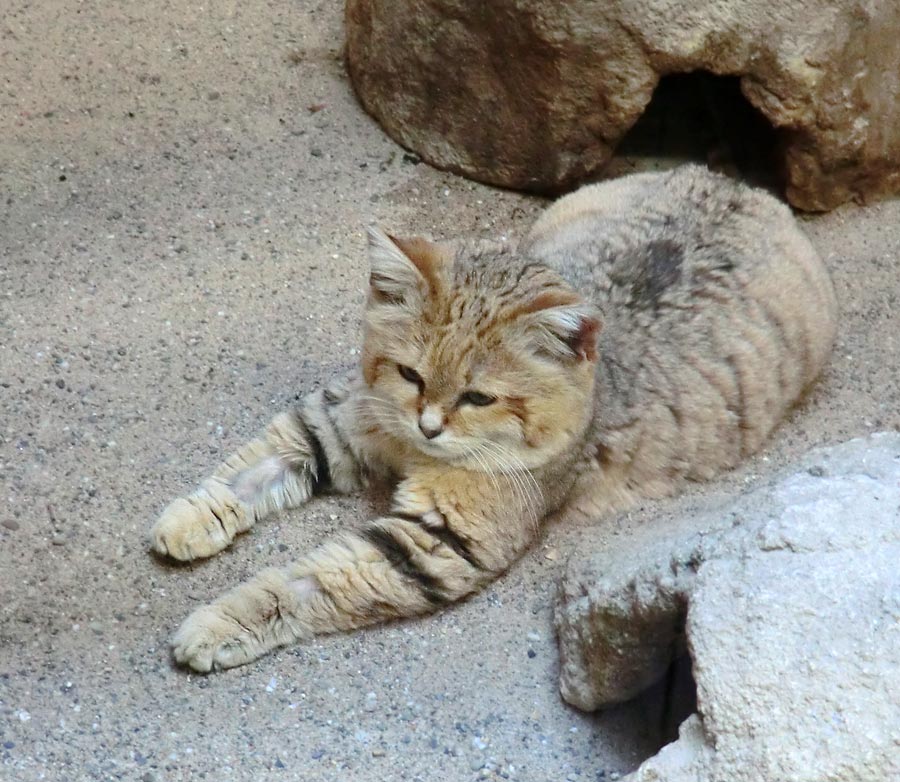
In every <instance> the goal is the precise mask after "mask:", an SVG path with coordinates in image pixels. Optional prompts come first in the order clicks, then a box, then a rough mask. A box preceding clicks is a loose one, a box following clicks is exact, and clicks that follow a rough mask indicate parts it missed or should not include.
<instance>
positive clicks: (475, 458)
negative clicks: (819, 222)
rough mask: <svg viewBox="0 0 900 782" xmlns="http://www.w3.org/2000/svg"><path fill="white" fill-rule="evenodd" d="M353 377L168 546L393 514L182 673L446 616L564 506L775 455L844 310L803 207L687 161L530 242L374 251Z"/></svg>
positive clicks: (162, 541) (555, 223)
mask: <svg viewBox="0 0 900 782" xmlns="http://www.w3.org/2000/svg"><path fill="white" fill-rule="evenodd" d="M368 252H369V258H370V263H371V279H370V293H369V298H368V303H367V305H366V313H365V342H364V348H363V352H362V360H361V365H360V367H359V371H358V374H355V375H353V376H352V377H350V378H347V379H346V380H343V381H341V382H337V383H334V384H333V385H330V386H328V387H327V388H325V389H324V390H322V391H319V392H316V393H314V394H311V395H309V396H308V397H306V399H305V400H304V401H303V403H302V405H301V406H300V407H299V409H297V410H293V411H290V412H286V413H282V414H281V415H278V416H276V417H275V419H274V420H273V421H272V422H271V424H270V425H269V427H268V429H267V430H266V431H265V433H264V434H263V435H262V436H261V437H260V439H258V440H255V441H253V442H251V443H249V444H248V445H245V446H244V447H243V448H241V450H239V451H238V452H237V453H236V454H235V455H233V456H231V457H230V458H229V459H228V460H227V461H226V462H225V463H224V464H223V465H222V466H221V467H220V468H219V469H218V470H217V471H216V472H215V473H214V474H213V475H212V477H210V478H207V479H206V480H205V481H203V482H202V483H201V485H200V487H199V488H198V489H197V490H196V491H194V492H193V493H192V494H190V495H188V496H187V497H185V498H182V499H177V500H175V501H174V502H173V503H172V504H171V505H169V506H168V507H167V508H166V509H165V511H163V514H162V516H161V518H160V519H159V521H157V523H156V525H155V526H154V527H153V530H152V533H151V539H152V546H153V548H154V549H155V550H156V551H157V552H159V553H161V554H164V555H168V556H170V557H174V558H175V559H179V560H192V559H197V558H200V557H209V556H211V555H213V554H215V553H216V552H218V551H221V550H222V549H223V548H225V547H226V546H228V545H229V544H230V543H231V541H232V540H233V539H234V537H235V535H237V534H238V533H240V532H244V531H246V530H248V529H249V528H250V527H252V526H253V525H254V524H255V523H256V522H257V521H258V520H259V519H261V518H262V517H263V516H265V515H266V514H268V513H270V512H272V511H275V510H278V509H282V508H293V507H297V506H299V505H301V504H303V503H304V502H306V501H307V500H309V499H310V498H311V497H312V496H313V495H314V494H316V493H317V492H320V491H326V490H328V491H337V492H352V491H357V490H359V489H361V488H362V487H364V486H365V485H366V484H367V483H368V482H369V481H372V480H394V481H396V490H395V493H394V494H393V504H392V508H391V510H390V512H389V513H387V515H385V516H384V517H382V518H376V519H373V520H371V521H368V522H365V523H360V524H355V523H348V524H347V528H346V531H345V532H342V533H341V534H339V535H338V536H337V537H335V538H334V539H332V540H328V541H326V542H325V543H324V544H322V545H321V546H320V547H319V548H317V549H315V550H313V551H311V552H309V553H307V554H305V555H303V556H302V557H300V558H299V559H298V560H297V561H296V562H294V563H293V564H291V565H288V566H287V567H280V568H272V569H269V570H265V571H263V572H261V573H260V574H259V575H258V576H257V577H256V578H254V579H253V580H251V581H248V582H247V583H245V584H242V585H240V586H238V587H237V588H235V589H233V590H232V591H231V592H228V593H227V594H225V595H224V596H223V597H221V598H219V599H218V600H217V601H216V602H214V603H212V604H211V605H208V606H205V607H202V608H200V609H198V610H196V611H194V613H193V614H191V615H190V616H189V617H188V618H187V620H186V621H185V622H184V624H183V625H182V626H181V628H180V629H179V630H178V632H177V634H176V635H175V638H174V641H173V646H174V654H175V658H176V659H177V661H178V662H180V663H182V664H185V665H188V666H190V667H191V668H194V669H196V670H198V671H209V670H210V669H212V668H228V667H231V666H234V665H240V664H242V663H246V662H248V661H250V660H253V659H255V658H257V657H259V656H260V655H262V654H264V653H265V652H267V651H269V650H271V649H274V648H275V647H278V646H281V645H283V644H289V643H292V642H295V641H298V640H302V639H304V638H309V637H310V636H312V635H314V634H317V633H330V632H334V631H336V630H348V629H350V628H355V627H361V626H364V625H370V624H372V623H374V622H380V621H383V620H388V619H392V618H395V617H404V616H412V615H414V614H421V613H425V612H429V611H433V610H435V609H436V608H439V607H440V606H443V605H446V604H447V603H450V602H453V601H455V600H459V599H460V598H463V597H465V596H466V595H469V594H471V593H472V592H474V591H475V590H477V589H479V588H480V587H481V586H482V585H484V584H485V583H486V582H488V581H490V580H491V579H493V578H495V577H496V576H497V575H499V574H500V573H502V572H503V571H504V570H505V569H506V568H508V567H509V565H510V564H511V563H512V562H514V561H515V560H516V558H517V557H519V556H520V555H521V554H522V553H523V552H524V551H525V550H526V549H527V548H528V547H529V545H531V544H532V543H533V542H534V540H535V538H536V537H537V536H538V535H539V534H540V528H541V527H540V524H541V520H542V519H544V518H545V517H546V516H547V515H548V514H550V513H552V512H554V511H557V510H559V509H560V508H562V507H563V505H564V504H567V503H570V504H571V503H576V504H578V505H579V506H580V507H581V508H582V509H586V510H587V511H588V512H591V513H597V514H599V513H604V512H607V513H608V512H610V511H612V510H615V509H619V508H623V507H627V505H628V504H629V503H630V502H633V501H635V500H636V499H637V498H638V497H641V496H662V495H665V494H667V493H671V492H672V491H673V490H675V489H676V488H677V487H678V485H679V484H680V483H682V482H683V481H685V480H698V479H705V478H709V477H710V476H712V475H714V474H715V473H716V472H718V471H720V470H723V469H726V468H729V467H732V466H734V465H736V464H737V463H738V462H739V461H740V460H741V459H742V458H744V457H745V456H747V455H748V454H750V453H753V452H754V451H755V450H757V449H758V448H759V447H760V445H761V444H762V443H763V442H764V440H765V439H766V436H767V435H768V434H769V432H770V431H771V430H772V428H773V427H774V426H775V425H776V424H777V423H778V421H779V419H780V418H781V417H782V416H783V415H784V414H785V411H787V410H788V409H789V408H790V407H791V405H792V404H793V403H794V402H795V401H796V400H797V399H798V397H799V396H800V395H801V394H802V392H803V390H804V389H805V388H806V387H807V386H808V385H809V384H810V382H811V381H812V380H813V379H814V378H815V377H816V375H817V374H818V373H819V371H820V369H821V368H822V365H823V363H824V362H825V360H826V358H827V356H828V353H829V351H830V348H831V344H832V341H833V338H834V332H835V319H836V306H835V299H834V293H833V290H832V286H831V283H830V280H829V277H828V274H827V272H826V270H825V268H824V266H823V265H822V262H821V261H820V259H819V257H818V256H817V254H816V252H815V251H814V250H813V248H812V246H811V245H810V243H809V241H807V239H806V238H805V237H804V235H803V234H802V233H801V232H800V230H799V229H798V227H797V225H796V224H795V222H794V220H793V218H792V216H791V213H790V211H789V210H788V209H787V208H786V207H785V206H783V205H782V204H780V203H778V202H777V201H775V200H774V199H773V198H772V197H770V196H768V195H766V194H765V193H762V192H759V191H756V190H752V189H750V188H748V187H745V186H743V185H740V184H738V183H736V182H733V181H731V180H729V179H726V178H724V177H722V176H719V175H715V174H711V173H710V172H708V171H707V170H705V169H703V168H700V167H696V166H688V167H684V168H680V169H677V170H675V171H673V172H669V173H661V174H655V173H654V174H640V175H634V176H630V177H626V178H623V179H620V180H617V181H613V182H609V183H606V184H600V185H592V186H589V187H585V188H583V189H581V190H579V191H577V192H575V193H573V194H572V195H569V196H566V197H564V198H562V199H561V200H560V201H558V202H557V203H555V204H554V205H552V206H551V207H550V208H549V209H548V210H547V211H546V212H545V213H544V215H543V216H542V217H541V218H540V219H539V220H538V222H537V224H536V225H535V226H534V228H533V229H532V231H531V233H530V235H529V236H528V237H527V238H526V239H525V240H524V241H523V242H521V243H520V244H519V245H518V246H509V245H507V244H492V243H486V242H481V241H478V242H472V241H458V242H447V243H432V242H429V241H426V240H424V239H395V238H392V237H390V236H388V235H386V234H384V233H382V232H380V231H377V230H371V231H370V233H369V250H368Z"/></svg>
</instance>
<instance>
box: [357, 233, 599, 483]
mask: <svg viewBox="0 0 900 782" xmlns="http://www.w3.org/2000/svg"><path fill="white" fill-rule="evenodd" d="M369 261H370V265H371V278H370V290H369V299H368V303H367V306H366V336H365V342H364V347H363V360H362V369H363V376H364V379H365V382H366V384H367V386H368V388H369V395H368V399H369V401H370V404H369V406H368V412H369V415H370V416H371V417H372V418H373V419H374V421H373V423H375V424H377V425H378V426H379V427H380V428H382V429H383V430H385V431H388V432H390V433H391V434H392V435H394V436H395V437H399V438H401V439H402V440H404V441H405V442H407V443H408V444H409V445H412V446H413V447H414V448H416V449H417V450H418V451H420V452H422V453H424V454H427V455H429V456H432V457H435V458H438V459H441V460H445V461H448V462H450V463H453V464H457V465H462V466H466V467H469V468H471V469H476V470H477V469H482V470H485V469H498V468H499V469H501V470H509V469H517V468H522V467H527V468H535V467H539V466H541V465H543V464H545V463H547V462H548V461H550V460H551V459H553V458H555V457H557V456H559V455H560V454H562V453H564V452H565V451H566V450H567V449H568V448H570V447H571V446H572V445H573V444H574V443H575V441H576V440H577V439H578V437H579V436H580V435H581V434H582V433H583V432H584V430H585V427H586V426H587V423H588V422H589V420H590V417H591V413H592V407H593V404H592V403H593V388H594V370H595V362H596V360H597V338H598V336H599V333H600V318H599V314H598V312H597V311H596V310H595V309H594V308H593V307H591V306H590V305H589V304H587V303H586V302H585V301H584V300H583V299H582V298H581V297H580V296H579V295H578V294H577V293H576V292H575V291H574V290H573V289H572V288H571V287H570V286H569V285H568V284H567V283H566V282H565V281H564V280H563V279H562V278H561V277H559V276H558V275H557V274H556V273H555V272H553V271H551V270H550V269H549V268H547V267H545V266H543V265H541V264H538V263H534V262H532V261H529V260H527V259H523V258H521V257H519V256H517V255H516V254H515V253H514V252H513V251H510V250H508V249H507V248H506V247H503V246H500V245H490V244H487V243H480V244H469V245H465V244H435V243H432V242H429V241H426V240H425V239H419V238H416V239H395V238H393V237H390V236H388V235H386V234H384V233H382V232H380V231H378V230H375V229H371V230H370V231H369Z"/></svg>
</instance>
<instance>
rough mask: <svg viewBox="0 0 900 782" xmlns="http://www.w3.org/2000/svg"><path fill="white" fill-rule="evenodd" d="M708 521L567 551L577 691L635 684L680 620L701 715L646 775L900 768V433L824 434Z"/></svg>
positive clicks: (876, 773)
mask: <svg viewBox="0 0 900 782" xmlns="http://www.w3.org/2000/svg"><path fill="white" fill-rule="evenodd" d="M704 521H705V527H706V531H705V532H701V533H698V534H696V535H694V536H691V537H689V538H688V539H687V540H685V541H683V542H681V543H673V540H672V539H669V540H660V541H658V543H657V545H656V546H655V547H654V548H652V550H650V551H646V550H645V551H643V552H641V551H637V550H631V551H628V550H626V551H620V552H618V555H617V557H615V558H609V557H602V556H601V557H596V556H594V557H592V556H590V555H580V556H578V557H575V558H574V559H573V560H572V561H571V562H570V564H569V569H568V573H567V576H566V578H565V581H564V586H563V589H562V590H561V593H560V600H559V603H558V605H557V613H556V622H557V629H558V634H559V641H560V653H561V657H562V670H561V679H560V682H561V689H562V693H563V696H564V697H565V698H566V700H568V701H570V702H571V703H573V704H575V705H577V706H579V707H581V708H585V709H589V708H597V707H599V706H603V705H606V704H609V703H614V702H618V701H620V700H623V699H625V698H628V697H631V696H632V695H634V694H635V693H636V692H638V691H639V690H641V689H643V688H644V687H645V686H647V685H649V684H650V683H651V682H652V681H653V680H654V679H656V678H658V677H659V676H660V675H661V673H662V672H663V671H665V670H666V668H667V667H668V665H669V662H670V661H671V659H672V655H673V653H675V652H676V651H677V650H678V649H679V648H680V642H681V641H682V634H683V633H684V635H686V642H687V648H688V651H689V653H690V657H691V660H692V664H693V673H694V678H695V681H696V684H697V704H698V714H697V715H695V716H692V717H691V718H690V719H689V720H688V721H687V722H686V723H684V724H683V725H682V728H681V736H680V738H679V739H678V741H677V742H675V743H674V744H672V745H670V746H667V747H666V748H664V749H663V751H661V752H660V753H659V754H658V755H657V756H656V757H654V758H651V759H650V760H648V761H646V762H645V763H644V764H643V765H642V766H641V767H640V768H639V769H638V771H637V772H635V774H634V776H633V777H631V778H630V779H633V780H634V782H651V780H653V781H654V782H656V781H662V780H673V781H674V780H682V779H683V780H721V779H729V780H751V779H772V780H775V779H778V780H782V779H791V780H798V781H800V780H809V781H810V782H812V781H813V780H835V781H837V780H846V779H854V780H871V782H883V780H887V779H900V676H898V671H900V568H898V562H900V435H898V434H896V433H890V434H880V435H872V436H870V437H868V438H860V439H856V440H852V441H850V442H848V443H845V444H844V445H841V446H837V447H834V448H829V449H823V450H819V451H814V452H812V453H811V454H809V455H808V456H807V457H805V459H804V460H802V462H801V464H800V465H799V467H797V468H795V469H794V470H793V471H792V472H791V473H789V474H787V475H786V476H782V477H781V478H780V479H776V480H774V481H772V482H771V483H769V484H768V485H766V486H764V487H762V488H758V489H755V490H753V491H750V492H747V493H745V494H744V496H742V497H740V498H739V499H738V500H737V501H735V502H733V503H730V504H729V505H728V506H726V507H724V508H723V509H721V510H720V511H719V512H711V513H710V514H709V516H708V518H706V519H705V520H704ZM666 551H668V552H669V553H665V552H666ZM685 619H686V629H685Z"/></svg>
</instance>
